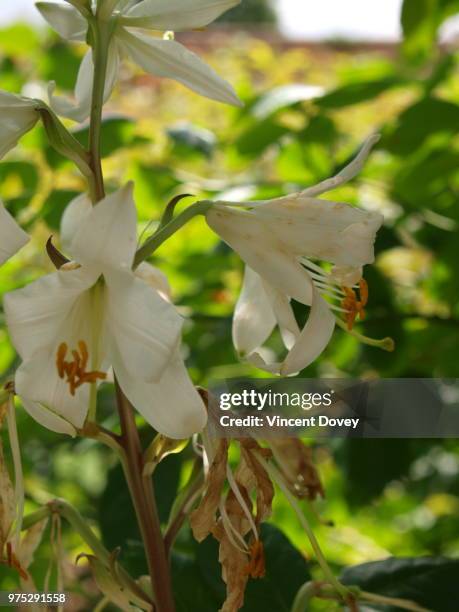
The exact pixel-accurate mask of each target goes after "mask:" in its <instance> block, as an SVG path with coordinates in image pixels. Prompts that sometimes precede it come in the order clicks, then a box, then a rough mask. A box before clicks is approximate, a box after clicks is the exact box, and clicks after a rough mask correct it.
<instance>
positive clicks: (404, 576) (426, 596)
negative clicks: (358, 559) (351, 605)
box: [341, 557, 459, 612]
mask: <svg viewBox="0 0 459 612" xmlns="http://www.w3.org/2000/svg"><path fill="white" fill-rule="evenodd" d="M458 572H459V560H457V559H456V560H452V559H447V558H444V557H419V558H396V557H390V558H389V559H385V560H384V561H375V562H372V563H363V564H362V565H356V566H354V567H349V568H347V569H345V570H344V572H343V574H342V576H341V580H342V582H343V583H344V584H347V585H353V584H354V585H358V586H359V587H360V588H361V589H362V590H365V591H369V592H372V593H377V594H379V595H385V596H387V597H398V598H402V599H409V600H412V601H415V602H416V603H417V604H419V605H421V606H424V607H426V608H427V609H429V610H432V611H434V612H456V611H457V602H458V601H459V581H458V580H457V576H458ZM384 609H385V610H386V611H387V612H392V611H393V612H398V610H399V608H398V607H396V606H387V607H385V608H384Z"/></svg>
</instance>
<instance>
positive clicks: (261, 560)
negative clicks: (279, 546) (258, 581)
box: [244, 540, 266, 578]
mask: <svg viewBox="0 0 459 612" xmlns="http://www.w3.org/2000/svg"><path fill="white" fill-rule="evenodd" d="M244 571H245V574H246V575H248V576H250V577H251V578H263V576H264V575H265V572H266V569H265V550H264V547H263V542H262V541H261V540H255V541H254V542H253V544H252V545H251V546H250V561H249V562H248V564H247V566H246V567H245V570H244Z"/></svg>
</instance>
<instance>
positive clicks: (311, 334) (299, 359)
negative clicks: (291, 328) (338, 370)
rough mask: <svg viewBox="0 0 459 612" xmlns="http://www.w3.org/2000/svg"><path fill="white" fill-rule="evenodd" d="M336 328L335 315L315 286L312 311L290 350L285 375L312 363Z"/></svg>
mask: <svg viewBox="0 0 459 612" xmlns="http://www.w3.org/2000/svg"><path fill="white" fill-rule="evenodd" d="M334 328H335V317H334V316H333V314H332V312H331V310H330V307H329V305H328V304H327V302H326V301H325V300H324V299H323V297H322V296H321V295H320V294H319V292H318V291H317V289H316V288H314V289H313V300H312V305H311V312H310V313H309V317H308V320H307V323H306V325H305V326H304V328H303V330H302V331H301V334H300V335H299V337H298V339H297V341H296V342H295V345H294V346H293V347H292V349H291V350H290V351H289V353H288V355H287V357H286V359H285V361H284V363H283V365H282V367H281V371H280V373H281V374H282V375H283V376H288V375H289V374H293V373H296V372H300V371H301V370H303V369H304V368H306V367H307V366H308V365H310V364H311V363H312V362H313V361H314V360H315V359H317V357H319V355H320V354H321V353H322V352H323V351H324V349H325V348H326V346H327V345H328V343H329V342H330V340H331V337H332V335H333V330H334Z"/></svg>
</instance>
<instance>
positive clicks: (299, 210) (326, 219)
mask: <svg viewBox="0 0 459 612" xmlns="http://www.w3.org/2000/svg"><path fill="white" fill-rule="evenodd" d="M251 204H252V203H248V204H247V206H250V205H251ZM253 205H254V207H253V210H252V211H251V212H250V213H246V214H251V215H253V216H254V217H255V218H256V219H257V220H258V222H259V223H263V224H264V225H265V227H266V229H267V230H269V232H270V233H271V234H272V236H273V238H274V237H276V238H277V239H278V240H279V242H280V243H282V244H283V245H284V249H285V250H288V251H290V252H291V253H292V254H294V255H296V256H297V257H300V256H306V257H312V258H317V259H321V260H325V261H330V262H332V263H336V264H338V265H341V266H354V267H357V266H362V265H365V264H367V263H372V262H373V260H374V253H373V245H374V242H375V238H376V233H377V231H378V229H379V228H380V227H381V225H382V223H383V216H382V215H381V214H380V213H377V212H370V211H365V210H362V209H359V208H355V207H353V206H350V205H349V204H344V203H342V202H331V201H328V200H319V199H314V198H309V197H305V196H303V195H302V194H300V193H298V194H293V195H290V196H286V197H283V198H276V199H274V200H269V201H266V202H254V203H253ZM237 212H239V214H240V212H241V211H239V210H238V211H237ZM242 212H244V211H242Z"/></svg>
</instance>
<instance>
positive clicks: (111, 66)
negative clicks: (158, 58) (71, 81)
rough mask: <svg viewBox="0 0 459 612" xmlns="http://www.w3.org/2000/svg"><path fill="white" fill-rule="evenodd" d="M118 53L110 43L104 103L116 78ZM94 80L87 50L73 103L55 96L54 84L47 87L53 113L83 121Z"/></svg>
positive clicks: (90, 100) (89, 106)
mask: <svg viewBox="0 0 459 612" xmlns="http://www.w3.org/2000/svg"><path fill="white" fill-rule="evenodd" d="M118 68H119V53H118V48H117V45H116V42H115V41H112V42H111V44H110V46H109V49H108V63H107V76H106V80H105V90H104V102H107V100H108V99H109V98H110V96H111V94H112V91H113V88H114V86H115V82H116V79H117V76H118ZM93 78H94V63H93V60H92V51H91V50H89V51H88V52H87V53H86V55H85V56H84V58H83V60H82V62H81V64H80V69H79V71H78V77H77V82H76V85H75V102H73V101H72V100H70V99H68V98H66V97H64V96H55V95H54V90H55V87H56V84H55V83H54V82H51V83H50V84H49V86H48V95H49V103H50V106H51V108H52V109H53V110H54V112H55V113H56V114H58V115H61V116H63V117H67V118H68V119H73V121H78V122H82V121H85V120H86V119H87V118H88V117H89V114H90V112H91V102H92V86H93Z"/></svg>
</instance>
